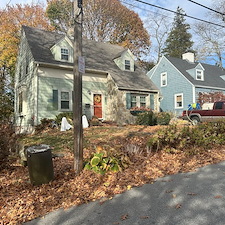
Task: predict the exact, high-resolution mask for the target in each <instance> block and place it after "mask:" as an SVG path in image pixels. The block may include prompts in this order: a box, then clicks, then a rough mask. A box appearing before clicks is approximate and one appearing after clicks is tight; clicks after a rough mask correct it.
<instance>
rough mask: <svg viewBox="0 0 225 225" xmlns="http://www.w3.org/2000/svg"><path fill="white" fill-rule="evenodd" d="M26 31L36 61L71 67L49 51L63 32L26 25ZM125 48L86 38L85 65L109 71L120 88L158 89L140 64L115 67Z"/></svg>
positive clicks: (84, 41)
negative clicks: (117, 58)
mask: <svg viewBox="0 0 225 225" xmlns="http://www.w3.org/2000/svg"><path fill="white" fill-rule="evenodd" d="M23 30H24V32H25V35H26V38H27V41H28V44H29V47H30V49H31V52H32V54H33V57H34V60H35V61H37V62H39V63H50V64H54V65H68V66H69V65H70V66H72V63H68V62H61V61H57V60H55V59H54V57H53V55H52V53H51V50H50V49H51V47H52V46H54V45H55V44H56V43H57V42H59V41H60V40H61V39H62V38H64V36H65V35H64V34H59V33H56V32H50V31H44V30H40V29H37V28H31V27H26V26H23ZM124 50H126V49H124V48H123V47H121V46H118V45H112V44H108V43H102V42H96V41H91V40H83V56H84V57H85V67H86V69H89V70H100V71H104V72H107V73H109V74H110V75H111V76H112V78H113V80H114V81H115V83H116V85H117V86H118V88H120V89H128V90H138V91H141V90H142V91H158V88H157V87H156V86H155V85H154V84H153V82H152V81H151V80H150V79H149V78H148V77H147V75H146V74H145V73H144V72H143V71H142V70H141V69H140V68H139V67H137V66H136V67H135V68H136V69H135V72H129V71H122V70H120V69H119V68H118V67H117V66H116V64H115V63H114V61H113V59H114V58H115V57H117V56H118V55H119V54H121V52H123V51H124Z"/></svg>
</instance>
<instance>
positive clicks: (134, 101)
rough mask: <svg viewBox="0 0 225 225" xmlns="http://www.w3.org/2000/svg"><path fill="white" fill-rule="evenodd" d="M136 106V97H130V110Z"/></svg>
mask: <svg viewBox="0 0 225 225" xmlns="http://www.w3.org/2000/svg"><path fill="white" fill-rule="evenodd" d="M136 106H137V96H136V95H131V108H133V107H136Z"/></svg>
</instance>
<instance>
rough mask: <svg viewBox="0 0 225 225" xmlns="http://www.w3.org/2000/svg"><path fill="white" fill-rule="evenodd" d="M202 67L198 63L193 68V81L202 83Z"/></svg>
mask: <svg viewBox="0 0 225 225" xmlns="http://www.w3.org/2000/svg"><path fill="white" fill-rule="evenodd" d="M204 70H205V69H204V67H203V66H202V65H201V63H199V64H198V65H197V66H196V67H195V80H201V81H204Z"/></svg>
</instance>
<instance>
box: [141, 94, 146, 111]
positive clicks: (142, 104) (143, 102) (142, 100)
mask: <svg viewBox="0 0 225 225" xmlns="http://www.w3.org/2000/svg"><path fill="white" fill-rule="evenodd" d="M140 107H144V108H146V97H145V96H140Z"/></svg>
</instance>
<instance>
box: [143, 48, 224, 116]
mask: <svg viewBox="0 0 225 225" xmlns="http://www.w3.org/2000/svg"><path fill="white" fill-rule="evenodd" d="M147 76H148V77H149V78H150V79H151V80H152V81H153V82H154V84H155V85H156V86H157V87H158V88H159V89H160V94H161V95H162V99H161V102H160V109H161V110H162V111H170V112H173V113H175V114H176V115H180V114H181V113H182V111H183V110H186V109H188V105H189V104H192V103H197V100H198V97H199V93H211V92H225V71H224V70H223V69H221V68H219V67H218V66H213V65H209V64H204V63H199V62H195V61H194V54H193V53H190V52H188V53H185V54H183V56H182V59H179V58H173V57H165V56H163V57H162V58H161V59H160V61H159V63H158V64H157V65H156V66H155V67H154V68H152V69H151V70H150V71H149V72H148V73H147Z"/></svg>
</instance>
